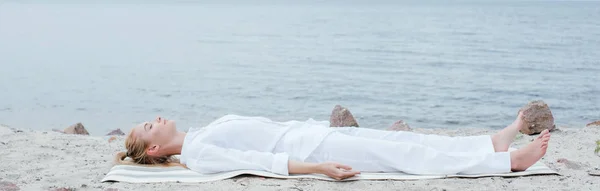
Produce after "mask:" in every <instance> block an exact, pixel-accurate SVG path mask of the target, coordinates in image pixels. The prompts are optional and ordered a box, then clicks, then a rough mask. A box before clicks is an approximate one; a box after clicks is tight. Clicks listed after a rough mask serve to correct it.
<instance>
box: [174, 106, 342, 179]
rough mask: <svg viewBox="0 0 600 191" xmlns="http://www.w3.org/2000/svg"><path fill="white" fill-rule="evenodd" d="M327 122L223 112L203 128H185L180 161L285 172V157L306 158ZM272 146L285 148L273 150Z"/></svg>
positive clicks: (212, 169)
mask: <svg viewBox="0 0 600 191" xmlns="http://www.w3.org/2000/svg"><path fill="white" fill-rule="evenodd" d="M328 126H329V122H317V121H314V120H312V119H309V120H308V121H305V122H300V121H287V122H275V121H272V120H270V119H267V118H263V117H243V116H237V115H226V116H224V117H221V118H219V119H217V120H215V121H214V122H212V123H210V124H209V125H207V126H205V127H203V128H190V129H189V131H188V133H187V135H186V136H185V139H184V142H183V147H182V150H181V156H180V162H181V163H182V164H185V165H186V166H187V167H188V168H190V169H191V170H194V171H196V172H200V173H206V174H208V173H217V172H225V171H233V170H264V171H268V172H273V173H276V174H282V175H288V160H290V159H294V160H299V161H303V160H304V159H306V158H307V157H308V156H309V155H310V154H311V153H312V152H313V151H314V150H315V149H316V148H317V147H318V146H319V145H320V144H321V142H322V141H323V139H325V137H326V136H327V135H328V134H329V133H331V132H333V131H334V130H333V129H331V128H327V127H328ZM284 135H285V139H282V137H284ZM278 144H279V145H278ZM276 146H277V147H278V148H285V151H287V152H281V151H279V150H281V149H278V152H276V149H275V148H276Z"/></svg>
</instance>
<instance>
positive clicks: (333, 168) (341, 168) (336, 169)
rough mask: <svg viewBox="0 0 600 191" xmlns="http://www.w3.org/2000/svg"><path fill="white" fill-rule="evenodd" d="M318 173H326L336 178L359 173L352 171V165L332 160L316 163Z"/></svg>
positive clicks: (339, 178)
mask: <svg viewBox="0 0 600 191" xmlns="http://www.w3.org/2000/svg"><path fill="white" fill-rule="evenodd" d="M317 171H318V173H321V174H324V175H327V176H329V177H331V178H333V179H336V180H343V179H346V178H350V177H353V176H354V175H357V174H360V172H358V171H353V170H352V167H350V166H348V165H343V164H339V163H334V162H324V163H319V164H318V165H317Z"/></svg>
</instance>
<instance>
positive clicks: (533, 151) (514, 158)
mask: <svg viewBox="0 0 600 191" xmlns="http://www.w3.org/2000/svg"><path fill="white" fill-rule="evenodd" d="M549 141H550V132H549V131H548V130H544V131H542V133H540V136H538V137H537V138H535V140H534V141H533V142H531V143H529V145H527V146H525V147H523V148H521V149H519V150H516V151H513V152H511V153H510V168H511V170H512V171H524V170H527V168H529V167H530V166H531V165H533V164H535V162H537V161H538V160H540V159H541V158H542V157H543V156H544V155H545V154H546V150H547V149H548V142H549Z"/></svg>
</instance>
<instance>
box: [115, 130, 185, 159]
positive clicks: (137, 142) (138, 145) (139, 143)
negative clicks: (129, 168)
mask: <svg viewBox="0 0 600 191" xmlns="http://www.w3.org/2000/svg"><path fill="white" fill-rule="evenodd" d="M149 146H150V145H149V144H148V143H146V142H145V141H144V140H142V139H140V138H135V137H133V130H132V131H131V132H130V133H129V135H128V136H127V139H125V149H127V152H119V153H117V155H116V157H115V164H121V165H149V166H183V167H186V166H185V165H183V164H181V163H179V159H176V158H175V157H173V156H171V155H169V156H150V155H148V154H147V153H146V150H147V149H148V147H149ZM127 157H129V158H130V159H131V160H125V159H126V158H127Z"/></svg>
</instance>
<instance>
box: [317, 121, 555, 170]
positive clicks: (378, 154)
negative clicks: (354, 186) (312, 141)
mask: <svg viewBox="0 0 600 191" xmlns="http://www.w3.org/2000/svg"><path fill="white" fill-rule="evenodd" d="M540 137H541V136H540ZM548 139H549V136H548ZM534 143H536V144H534ZM534 143H531V144H530V145H528V146H527V147H525V148H523V149H519V150H517V151H515V152H512V153H508V152H497V153H451V152H442V151H439V150H436V149H434V148H432V147H428V146H424V145H420V144H414V143H410V142H394V141H386V140H377V139H368V138H363V137H354V136H349V135H345V134H342V133H339V132H334V133H332V134H331V135H329V136H328V137H327V138H326V139H325V140H323V143H322V144H321V145H320V146H319V147H318V148H317V149H316V150H315V151H314V152H313V153H311V155H310V156H309V157H308V158H307V159H306V161H307V162H326V161H332V162H339V163H342V164H346V165H349V166H351V167H352V168H353V169H354V170H358V171H363V172H396V171H402V172H405V173H410V174H429V175H435V174H437V175H439V174H458V173H462V174H481V173H505V172H510V171H511V169H513V170H524V169H526V168H528V167H529V166H531V165H533V164H534V163H535V162H536V161H537V160H539V159H540V158H541V157H542V156H543V155H544V154H545V151H546V148H547V140H546V141H545V147H542V143H543V141H542V140H541V139H540V140H536V141H535V142H534ZM476 144H480V143H478V142H471V143H465V144H464V145H456V146H461V147H468V146H471V145H476ZM542 151H543V152H542ZM515 167H519V168H515Z"/></svg>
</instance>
